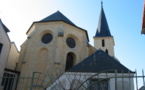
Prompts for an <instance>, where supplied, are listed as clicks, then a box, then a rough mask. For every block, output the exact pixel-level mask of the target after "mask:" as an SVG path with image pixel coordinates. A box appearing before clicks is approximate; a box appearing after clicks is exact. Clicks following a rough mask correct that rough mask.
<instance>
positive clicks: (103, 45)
mask: <svg viewBox="0 0 145 90" xmlns="http://www.w3.org/2000/svg"><path fill="white" fill-rule="evenodd" d="M102 47H105V40H104V39H103V40H102Z"/></svg>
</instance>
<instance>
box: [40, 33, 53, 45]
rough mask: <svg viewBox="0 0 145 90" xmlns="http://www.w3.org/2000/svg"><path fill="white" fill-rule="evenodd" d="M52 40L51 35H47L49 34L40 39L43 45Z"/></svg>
mask: <svg viewBox="0 0 145 90" xmlns="http://www.w3.org/2000/svg"><path fill="white" fill-rule="evenodd" d="M52 38H53V37H52V35H51V34H49V33H47V34H45V35H43V37H42V42H43V43H44V44H48V43H49V42H51V41H52Z"/></svg>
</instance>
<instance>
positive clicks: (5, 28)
mask: <svg viewBox="0 0 145 90" xmlns="http://www.w3.org/2000/svg"><path fill="white" fill-rule="evenodd" d="M0 23H1V24H2V26H3V28H4V30H5V31H6V32H10V30H9V29H8V28H7V27H6V26H5V25H4V24H3V22H2V20H1V19H0Z"/></svg>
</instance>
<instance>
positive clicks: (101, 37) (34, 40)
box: [17, 6, 129, 89]
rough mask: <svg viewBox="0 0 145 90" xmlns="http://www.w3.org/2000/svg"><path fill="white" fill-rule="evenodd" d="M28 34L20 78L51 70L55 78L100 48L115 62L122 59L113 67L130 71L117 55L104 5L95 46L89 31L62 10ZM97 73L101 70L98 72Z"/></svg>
mask: <svg viewBox="0 0 145 90" xmlns="http://www.w3.org/2000/svg"><path fill="white" fill-rule="evenodd" d="M26 34H27V39H26V41H25V42H24V43H23V44H22V45H21V51H20V57H19V62H18V67H17V71H20V77H23V76H25V77H31V76H32V74H33V72H41V73H47V72H51V74H52V75H53V76H54V77H55V76H56V73H57V74H58V75H62V74H63V73H65V72H67V71H69V70H70V69H71V68H73V67H74V66H76V65H78V64H79V63H81V62H83V60H84V59H86V58H88V57H89V56H90V55H92V54H93V53H95V52H96V51H97V50H103V51H104V52H105V53H107V55H109V56H107V57H111V58H112V59H113V60H115V61H113V62H118V64H117V65H118V66H117V65H116V67H112V68H111V69H117V67H120V68H119V70H120V69H125V70H129V69H127V68H126V67H124V66H122V64H121V63H120V62H119V61H118V60H117V59H116V58H115V54H114V45H115V43H114V38H113V36H112V35H111V32H110V29H109V26H108V23H107V19H106V16H105V13H104V10H103V6H102V7H101V13H100V19H99V23H98V28H97V31H96V34H95V35H94V46H92V45H90V44H89V38H88V33H87V31H86V30H84V29H82V28H80V27H78V26H77V25H75V24H74V23H73V22H71V21H70V20H69V19H68V18H67V17H66V16H64V15H63V14H62V13H61V12H60V11H57V12H55V13H53V14H52V15H50V16H48V17H46V18H44V19H42V20H40V21H37V22H33V24H32V25H31V26H30V28H29V30H28V31H27V33H26ZM106 59H107V58H106ZM112 59H111V60H112ZM106 63H107V62H106ZM78 67H79V66H78ZM102 67H105V65H104V66H102ZM82 69H83V68H82ZM108 69H109V68H108ZM88 70H89V69H88ZM102 70H107V69H102ZM72 71H73V70H72ZM74 71H75V70H74ZM76 71H78V70H76ZM84 71H85V70H84ZM93 72H95V73H97V71H93ZM24 86H25V85H24ZM18 88H19V85H18ZM28 88H29V86H26V88H25V89H28Z"/></svg>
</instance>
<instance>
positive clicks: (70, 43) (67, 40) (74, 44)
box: [66, 37, 76, 48]
mask: <svg viewBox="0 0 145 90" xmlns="http://www.w3.org/2000/svg"><path fill="white" fill-rule="evenodd" d="M66 43H67V45H68V46H69V47H70V48H74V47H75V46H76V43H75V40H74V39H73V38H71V37H69V38H67V39H66Z"/></svg>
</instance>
